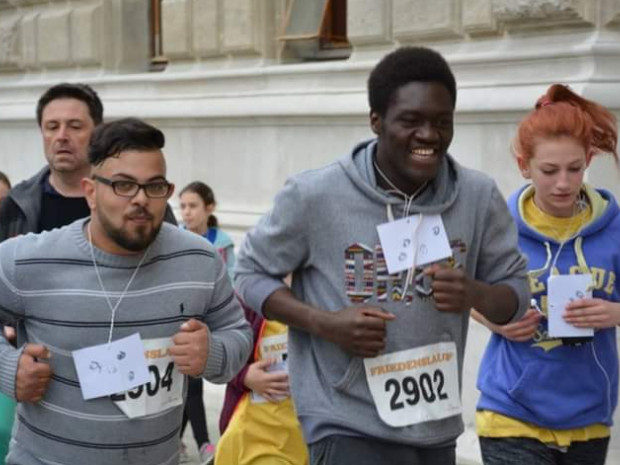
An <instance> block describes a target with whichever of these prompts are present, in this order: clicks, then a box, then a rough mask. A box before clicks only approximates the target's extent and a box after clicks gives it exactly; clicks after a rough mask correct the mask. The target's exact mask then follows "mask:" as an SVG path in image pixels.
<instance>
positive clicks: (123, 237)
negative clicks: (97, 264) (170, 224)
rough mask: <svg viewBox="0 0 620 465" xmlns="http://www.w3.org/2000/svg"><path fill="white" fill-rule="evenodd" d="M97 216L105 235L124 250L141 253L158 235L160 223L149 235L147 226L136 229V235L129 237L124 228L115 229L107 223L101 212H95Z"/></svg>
mask: <svg viewBox="0 0 620 465" xmlns="http://www.w3.org/2000/svg"><path fill="white" fill-rule="evenodd" d="M97 215H98V217H99V222H100V223H101V226H102V228H103V230H104V231H105V233H106V235H107V236H108V237H109V238H110V239H112V240H113V241H114V242H115V243H116V245H118V246H120V247H122V248H123V249H125V250H130V251H131V252H141V251H143V250H145V249H146V248H147V247H148V246H149V245H151V243H152V242H153V241H154V240H155V238H156V237H157V234H159V230H160V229H161V222H160V223H159V224H158V225H155V226H153V228H152V229H151V231H150V233H148V232H147V227H148V226H147V225H145V226H143V227H138V228H136V234H135V235H134V236H133V237H131V236H130V235H129V234H128V233H127V231H126V229H125V228H123V227H120V228H117V227H115V226H114V225H112V223H110V221H108V218H107V217H106V216H105V215H103V214H102V213H101V210H97Z"/></svg>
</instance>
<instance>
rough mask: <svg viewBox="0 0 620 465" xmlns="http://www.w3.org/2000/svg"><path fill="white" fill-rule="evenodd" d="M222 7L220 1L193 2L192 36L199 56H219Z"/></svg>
mask: <svg viewBox="0 0 620 465" xmlns="http://www.w3.org/2000/svg"><path fill="white" fill-rule="evenodd" d="M219 18H220V6H219V1H218V0H193V5H192V36H193V48H194V52H195V53H196V54H197V55H198V56H210V55H217V54H218V53H219V50H220V21H219Z"/></svg>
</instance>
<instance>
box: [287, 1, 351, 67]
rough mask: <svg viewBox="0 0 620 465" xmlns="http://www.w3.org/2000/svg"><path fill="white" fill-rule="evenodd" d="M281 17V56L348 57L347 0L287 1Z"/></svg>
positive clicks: (325, 58) (298, 57)
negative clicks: (283, 16)
mask: <svg viewBox="0 0 620 465" xmlns="http://www.w3.org/2000/svg"><path fill="white" fill-rule="evenodd" d="M289 1H290V3H289V4H288V8H287V11H286V15H285V18H284V23H285V24H284V34H283V35H282V36H281V37H280V38H279V39H280V40H281V41H283V43H284V50H283V53H282V55H283V58H284V59H287V58H292V59H295V58H297V59H302V60H333V59H341V58H347V57H348V56H349V55H350V53H351V46H350V44H349V42H348V41H347V2H346V0H289Z"/></svg>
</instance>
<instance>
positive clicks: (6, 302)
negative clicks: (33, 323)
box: [0, 239, 23, 399]
mask: <svg viewBox="0 0 620 465" xmlns="http://www.w3.org/2000/svg"><path fill="white" fill-rule="evenodd" d="M18 240H19V239H14V240H10V241H5V242H3V243H2V244H1V245H0V327H2V326H3V325H11V326H13V327H15V326H16V325H17V323H18V321H19V320H21V319H22V318H23V306H22V304H21V299H20V295H19V291H18V289H17V287H16V285H15V249H16V245H17V243H18ZM0 329H1V328H0ZM20 356H21V350H20V349H16V348H15V347H13V346H12V345H11V344H10V343H9V342H8V341H7V340H6V338H5V337H4V331H0V392H2V393H4V394H6V395H7V396H9V397H11V398H13V399H14V398H15V376H16V374H17V366H18V363H19V357H20Z"/></svg>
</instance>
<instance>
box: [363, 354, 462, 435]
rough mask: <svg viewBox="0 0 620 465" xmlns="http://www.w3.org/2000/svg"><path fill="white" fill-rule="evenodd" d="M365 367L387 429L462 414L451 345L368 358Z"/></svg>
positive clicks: (454, 355)
mask: <svg viewBox="0 0 620 465" xmlns="http://www.w3.org/2000/svg"><path fill="white" fill-rule="evenodd" d="M364 367H365V369H366V380H367V381H368V387H369V389H370V393H371V394H372V398H373V400H374V402H375V406H376V408H377V412H378V414H379V417H380V418H381V420H383V422H384V423H386V424H387V425H389V426H393V427H401V426H409V425H415V424H417V423H423V422H427V421H431V420H441V419H443V418H447V417H451V416H453V415H459V414H460V413H461V399H460V395H459V381H458V380H459V378H458V363H457V354H456V344H455V343H454V342H440V343H437V344H432V345H428V346H424V347H418V348H416V349H408V350H403V351H400V352H393V353H391V354H386V355H381V356H379V357H374V358H367V359H364Z"/></svg>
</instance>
